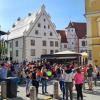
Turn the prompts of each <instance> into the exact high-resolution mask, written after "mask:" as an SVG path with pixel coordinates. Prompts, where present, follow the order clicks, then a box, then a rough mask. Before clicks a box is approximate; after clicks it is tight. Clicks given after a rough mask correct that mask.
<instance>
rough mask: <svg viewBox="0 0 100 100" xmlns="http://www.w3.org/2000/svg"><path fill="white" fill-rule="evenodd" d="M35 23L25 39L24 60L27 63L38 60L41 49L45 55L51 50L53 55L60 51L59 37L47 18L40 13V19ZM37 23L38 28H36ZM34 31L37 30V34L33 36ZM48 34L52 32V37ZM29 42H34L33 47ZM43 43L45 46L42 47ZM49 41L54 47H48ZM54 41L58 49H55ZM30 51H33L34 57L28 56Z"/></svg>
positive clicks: (41, 52)
mask: <svg viewBox="0 0 100 100" xmlns="http://www.w3.org/2000/svg"><path fill="white" fill-rule="evenodd" d="M44 19H45V21H44ZM36 22H37V23H35V25H34V27H33V29H32V31H31V32H30V34H29V35H28V36H27V37H26V59H28V60H29V61H31V60H33V58H40V56H41V54H43V49H45V50H47V53H46V54H50V50H53V51H54V53H55V52H56V51H60V37H59V36H58V34H57V33H56V31H55V26H53V24H52V22H51V21H50V19H49V18H48V16H47V15H45V14H43V13H41V17H40V18H39V19H37V21H36ZM39 23H40V27H38V24H39ZM48 25H49V28H48ZM44 26H45V27H46V28H44ZM36 30H38V34H35V31H36ZM50 32H52V36H50ZM44 34H46V35H44ZM31 40H35V46H31V45H30V41H31ZM43 41H46V46H43V44H42V42H43ZM50 41H53V42H54V46H52V47H51V46H50ZM55 41H57V42H58V47H55ZM31 49H35V56H31V55H30V50H31Z"/></svg>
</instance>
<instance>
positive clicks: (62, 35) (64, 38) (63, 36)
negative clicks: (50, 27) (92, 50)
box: [56, 30, 67, 43]
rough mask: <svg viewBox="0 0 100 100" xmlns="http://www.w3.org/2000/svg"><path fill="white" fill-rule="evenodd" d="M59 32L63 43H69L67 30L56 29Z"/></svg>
mask: <svg viewBox="0 0 100 100" xmlns="http://www.w3.org/2000/svg"><path fill="white" fill-rule="evenodd" d="M56 31H57V33H58V34H60V36H61V43H67V37H66V33H65V30H56Z"/></svg>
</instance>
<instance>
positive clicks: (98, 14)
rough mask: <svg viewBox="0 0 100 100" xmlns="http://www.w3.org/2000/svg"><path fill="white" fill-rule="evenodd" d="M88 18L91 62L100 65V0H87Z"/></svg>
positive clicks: (86, 10)
mask: <svg viewBox="0 0 100 100" xmlns="http://www.w3.org/2000/svg"><path fill="white" fill-rule="evenodd" d="M85 4H86V5H85V12H86V19H87V33H88V34H87V37H88V51H91V54H92V59H90V61H91V63H93V64H97V65H99V66H100V35H99V31H100V27H99V25H100V24H99V18H100V0H85Z"/></svg>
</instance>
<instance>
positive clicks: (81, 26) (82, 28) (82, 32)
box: [66, 22, 87, 39]
mask: <svg viewBox="0 0 100 100" xmlns="http://www.w3.org/2000/svg"><path fill="white" fill-rule="evenodd" d="M67 28H75V31H76V34H77V37H78V38H79V39H81V38H83V37H85V36H86V34H87V33H86V23H80V22H70V23H69V25H68V27H66V29H67Z"/></svg>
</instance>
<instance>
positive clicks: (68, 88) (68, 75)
mask: <svg viewBox="0 0 100 100" xmlns="http://www.w3.org/2000/svg"><path fill="white" fill-rule="evenodd" d="M63 79H64V85H65V97H66V99H65V100H68V93H70V100H73V93H72V88H73V72H72V69H71V68H70V65H67V66H66V67H65V68H64V72H63Z"/></svg>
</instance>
